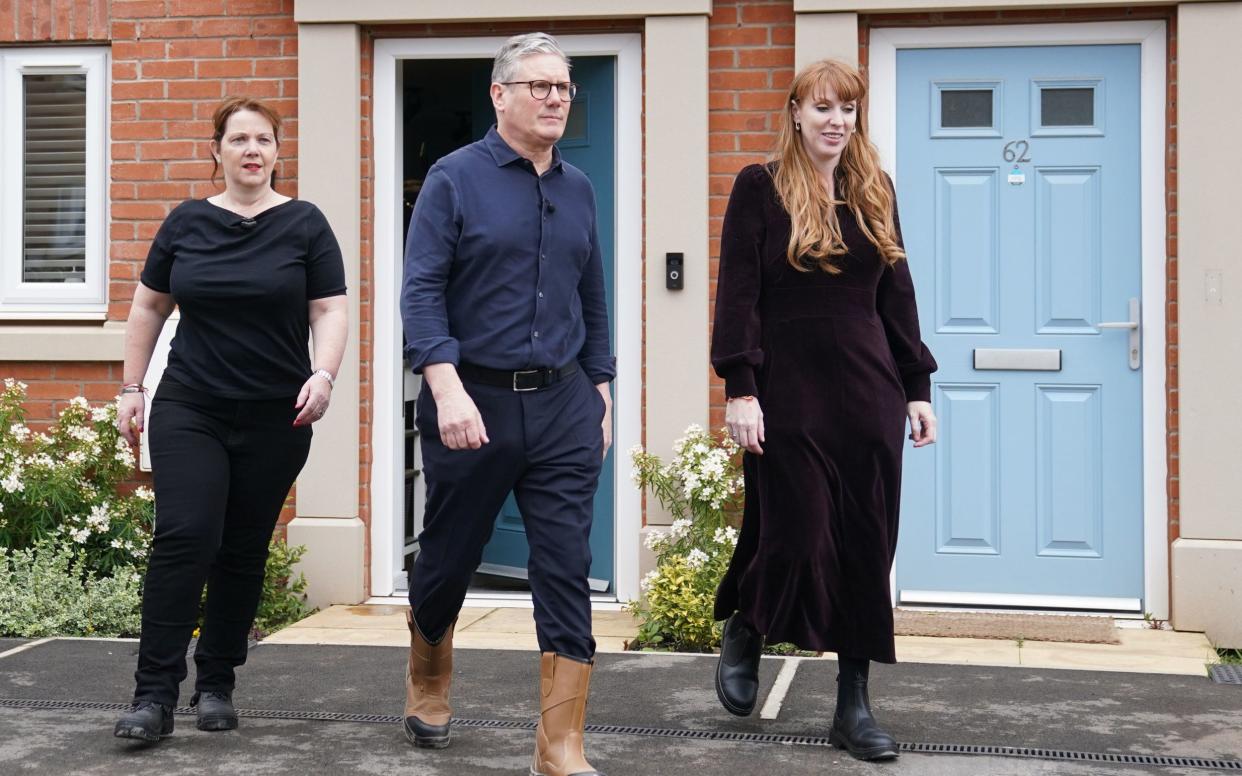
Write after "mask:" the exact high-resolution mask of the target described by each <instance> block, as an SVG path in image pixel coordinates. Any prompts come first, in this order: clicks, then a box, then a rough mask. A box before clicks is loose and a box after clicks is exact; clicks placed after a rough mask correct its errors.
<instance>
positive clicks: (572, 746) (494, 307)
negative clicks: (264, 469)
mask: <svg viewBox="0 0 1242 776" xmlns="http://www.w3.org/2000/svg"><path fill="white" fill-rule="evenodd" d="M492 81H493V83H492V85H491V96H492V103H493V106H494V108H495V110H496V126H495V127H493V128H492V129H491V130H490V131H488V133H487V136H486V137H484V138H483V139H482V140H480V141H478V142H476V143H473V144H471V145H468V146H466V147H465V148H461V149H459V150H457V151H455V152H453V153H451V154H449V155H448V156H445V157H444V158H442V159H441V160H440V161H438V162H437V163H436V164H435V165H434V166H433V167H432V168H431V170H430V171H429V172H428V173H427V178H426V180H425V181H424V183H423V187H422V190H421V191H420V193H419V195H418V200H417V202H416V203H415V206H414V214H413V216H412V219H411V222H410V231H409V238H408V241H407V245H406V253H405V279H404V283H403V286H402V292H401V314H402V318H403V320H404V324H405V336H406V342H407V346H406V356H407V358H408V359H409V362H410V366H411V368H412V369H413V370H414V371H415V372H416V373H418V372H421V373H422V375H423V378H424V381H423V388H422V392H421V393H420V394H419V397H418V414H417V423H418V428H419V432H420V438H421V442H422V451H423V472H424V474H425V476H426V483H427V506H426V511H425V514H424V518H423V531H422V533H421V534H420V536H419V550H420V551H419V554H418V557H417V559H416V561H415V564H414V569H413V570H412V571H411V574H410V608H411V611H410V614H409V625H410V658H409V670H408V673H407V675H406V709H405V732H406V736H407V737H408V738H409V739H410V741H411V742H412V743H414V744H415V745H416V746H423V747H430V748H440V747H443V746H447V745H448V743H449V726H450V722H451V717H452V710H451V708H450V706H449V702H448V697H449V680H450V677H451V674H452V636H453V624H454V622H455V620H456V618H457V614H458V612H459V611H460V609H461V605H462V602H463V601H464V599H465V595H466V589H467V586H468V585H469V581H470V577H471V575H472V574H473V572H474V571H475V569H476V568H477V567H478V565H479V562H480V560H481V558H482V552H483V546H484V545H485V544H486V543H487V541H488V539H489V538H490V536H491V533H492V526H493V523H494V521H495V518H496V514H497V513H498V512H499V510H500V507H501V506H502V504H503V502H504V500H505V498H506V496H507V495H508V493H509V492H510V491H512V492H513V494H514V496H515V497H516V499H517V503H518V507H519V509H520V510H521V512H522V518H523V521H524V523H525V527H526V536H527V541H528V543H529V546H530V561H529V565H528V572H529V581H530V587H531V593H532V595H533V598H534V604H535V624H536V629H537V634H538V638H539V647H540V650H541V652H542V653H543V654H542V658H541V666H540V669H541V680H542V681H541V687H542V691H541V694H540V695H541V697H540V719H539V727H538V730H537V731H536V750H535V758H534V763H533V764H532V767H531V773H533V774H540V775H541V776H562V775H564V776H569V775H570V774H593V773H596V771H595V770H594V769H593V768H592V767H591V765H590V763H588V762H587V761H586V759H585V757H584V755H583V750H582V728H583V722H584V716H585V706H586V697H587V686H588V683H589V680H590V672H591V667H592V658H593V656H594V653H595V640H594V639H593V638H592V637H591V600H590V588H589V587H588V583H587V574H588V571H589V569H590V566H591V551H590V547H589V545H588V539H589V536H590V531H591V517H592V502H593V499H594V496H595V490H596V487H597V485H598V481H599V474H600V469H601V466H602V463H603V456H604V454H605V453H607V450H608V447H609V445H610V444H611V442H612V439H611V437H612V431H611V427H612V418H611V415H612V400H611V396H610V394H609V383H610V381H611V380H612V379H613V378H614V377H615V376H616V362H615V359H614V358H613V356H612V354H611V352H610V350H609V344H608V309H607V304H606V301H605V297H604V273H603V261H602V259H601V256H600V247H599V236H598V234H597V231H596V215H595V193H594V190H593V189H592V188H591V183H590V181H589V180H588V179H587V177H586V175H584V174H583V173H582V172H581V171H580V170H578V169H577V168H575V167H573V166H572V165H570V164H568V163H567V162H564V161H563V160H562V159H561V155H560V152H559V151H558V150H557V148H556V145H555V144H556V142H557V141H558V140H560V138H561V135H562V134H563V133H564V131H565V121H566V118H567V117H568V114H569V110H570V103H571V102H572V100H573V96H574V93H575V92H576V90H577V87H576V85H575V84H574V83H572V82H571V81H570V80H569V61H568V59H567V58H566V56H565V54H564V53H563V52H562V51H561V49H560V47H559V46H558V45H557V43H556V41H555V40H554V39H553V38H551V37H550V36H548V35H545V34H543V33H532V34H529V35H519V36H517V37H514V38H511V39H510V40H508V41H507V42H506V43H505V44H504V46H502V47H501V49H500V51H499V52H498V53H497V55H496V60H495V64H494V66H493V70H492Z"/></svg>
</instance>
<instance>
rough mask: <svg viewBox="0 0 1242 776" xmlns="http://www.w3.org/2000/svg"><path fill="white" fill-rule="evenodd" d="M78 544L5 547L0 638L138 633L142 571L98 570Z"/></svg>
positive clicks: (0, 553)
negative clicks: (102, 572)
mask: <svg viewBox="0 0 1242 776" xmlns="http://www.w3.org/2000/svg"><path fill="white" fill-rule="evenodd" d="M87 563H88V561H87V559H86V554H85V552H84V551H83V550H81V549H80V548H77V547H73V546H60V547H57V546H54V545H52V544H49V543H46V542H42V543H39V544H37V545H35V546H34V547H27V548H25V549H21V550H9V549H7V548H3V549H0V636H21V637H25V638H43V637H45V636H136V635H137V634H138V628H139V626H140V625H141V621H142V618H141V616H140V605H139V603H138V602H139V601H141V598H140V593H139V585H140V583H141V579H142V575H141V572H140V571H139V570H138V569H137V568H135V567H133V566H128V567H123V566H122V567H114V568H113V569H112V570H111V573H110V574H109V575H107V576H98V575H96V574H94V573H93V572H92V571H91V570H90V569H89V568H88V566H87Z"/></svg>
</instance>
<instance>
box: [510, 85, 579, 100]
mask: <svg viewBox="0 0 1242 776" xmlns="http://www.w3.org/2000/svg"><path fill="white" fill-rule="evenodd" d="M500 83H501V85H502V86H518V85H519V84H526V86H527V87H528V88H529V89H530V96H531V97H533V98H535V99H536V100H546V99H548V95H550V94H552V87H553V86H555V87H556V93H557V95H558V96H559V97H560V98H561V99H562V100H572V99H573V98H574V96H575V95H577V94H578V84H576V83H574V82H573V81H562V82H560V83H557V84H554V83H552V82H551V81H501V82H500Z"/></svg>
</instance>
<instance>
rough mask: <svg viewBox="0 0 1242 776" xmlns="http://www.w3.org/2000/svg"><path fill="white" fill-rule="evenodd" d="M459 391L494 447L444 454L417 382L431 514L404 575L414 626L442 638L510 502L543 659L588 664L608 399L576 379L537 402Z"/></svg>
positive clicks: (498, 391)
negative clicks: (593, 541)
mask: <svg viewBox="0 0 1242 776" xmlns="http://www.w3.org/2000/svg"><path fill="white" fill-rule="evenodd" d="M465 386H466V391H467V393H469V394H470V397H471V398H472V399H473V400H474V402H475V404H476V405H477V406H478V408H479V412H480V414H481V415H482V416H483V423H484V425H485V426H486V427H487V435H488V437H489V438H490V440H491V441H490V442H489V443H488V444H486V445H483V447H481V448H480V449H478V450H468V449H467V450H449V449H448V448H446V447H445V446H444V445H443V444H441V442H440V431H439V425H438V420H437V416H436V406H435V400H434V399H433V398H432V396H431V392H430V390H429V389H428V388H427V386H426V384H425V383H424V385H423V390H422V392H421V393H420V394H419V397H418V415H417V423H418V430H419V439H420V440H421V442H422V448H423V473H424V474H425V476H426V478H427V480H426V482H427V505H426V511H425V513H424V517H423V531H422V533H421V534H420V535H419V539H418V541H419V554H418V557H417V559H416V560H415V562H414V568H413V569H412V570H411V572H410V606H411V608H412V610H413V612H414V619H415V622H416V623H417V625H418V628H419V630H420V631H421V632H422V634H423V636H424V637H426V638H427V639H428V640H429V641H431V642H433V643H434V642H437V641H439V639H440V638H442V637H443V635H444V633H445V631H446V630H448V627H449V625H451V624H452V622H453V621H454V620H455V619H456V618H457V613H458V612H459V611H460V610H461V606H462V602H463V601H464V600H465V598H466V590H467V588H468V586H469V584H470V576H471V575H472V574H473V573H474V571H475V569H477V568H478V566H479V562H480V561H481V560H482V557H483V546H484V545H485V544H487V542H488V539H489V538H490V537H491V535H492V528H493V526H494V524H495V521H496V514H497V513H498V512H499V511H500V508H501V506H502V505H503V504H504V500H505V498H506V497H507V496H508V494H509V492H510V491H512V492H513V495H514V497H515V499H516V500H517V504H518V509H519V510H521V513H522V521H523V524H524V525H525V528H526V539H527V543H528V544H529V546H530V559H529V562H528V564H527V571H528V574H529V582H530V588H531V593H532V596H533V598H534V603H535V629H536V634H537V635H538V638H539V648H540V649H541V650H543V651H544V652H558V653H560V654H563V655H567V656H569V657H574V658H578V659H589V658H591V657H592V656H593V655H594V654H595V639H594V638H593V637H592V636H591V591H590V587H589V586H588V583H587V576H588V573H589V572H590V569H591V547H590V544H589V539H590V534H591V518H592V513H593V509H592V507H593V501H594V498H595V490H596V487H597V486H598V484H599V474H600V469H601V467H602V465H603V460H602V458H603V443H604V438H603V431H602V429H601V427H600V423H601V422H602V421H603V418H604V400H603V398H602V397H601V396H600V394H599V391H598V390H597V389H596V388H595V386H593V385H592V384H591V382H590V380H589V379H588V378H587V377H586V375H585V374H584V373H582V372H575V373H574V374H573V375H571V376H569V377H567V378H565V379H563V380H561V381H560V382H557V383H554V384H552V385H551V386H549V387H547V388H543V389H541V390H538V391H529V392H515V391H513V390H511V389H508V388H499V387H494V386H489V385H479V384H476V383H469V382H467V383H466V384H465Z"/></svg>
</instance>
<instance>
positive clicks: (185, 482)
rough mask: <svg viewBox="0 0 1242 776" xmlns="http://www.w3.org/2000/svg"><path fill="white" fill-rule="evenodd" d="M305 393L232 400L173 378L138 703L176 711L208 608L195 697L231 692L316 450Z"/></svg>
mask: <svg viewBox="0 0 1242 776" xmlns="http://www.w3.org/2000/svg"><path fill="white" fill-rule="evenodd" d="M293 403H294V397H290V398H288V399H273V400H261V401H241V400H236V399H220V398H216V397H214V396H209V395H207V394H205V393H202V392H200V391H195V390H192V389H190V388H187V387H186V386H184V385H181V384H180V383H176V382H173V381H171V380H167V379H166V380H164V381H162V382H161V383H160V386H159V390H158V391H157V393H156V395H155V399H154V401H153V404H152V406H151V437H150V446H151V469H152V474H153V476H154V479H155V513H156V514H155V536H154V539H153V542H152V546H151V558H150V566H149V568H148V569H147V577H146V582H145V585H144V589H143V596H142V638H141V642H140V644H139V647H138V670H137V672H136V673H135V674H134V679H135V681H136V683H137V688H136V689H135V690H134V699H135V700H149V701H155V702H157V703H164V704H169V705H176V702H177V694H178V688H179V686H180V684H181V681H182V680H183V679H185V677H186V673H187V671H186V660H185V651H186V647H187V646H188V645H189V642H190V637H191V636H192V635H193V633H194V625H195V623H196V621H197V618H198V607H199V599H200V597H201V595H202V592H203V584H204V583H206V585H207V606H206V613H205V616H204V619H203V627H202V631H201V633H200V634H199V640H198V648H197V650H196V651H195V653H194V662H195V664H196V666H197V667H198V677H197V681H196V682H195V689H196V690H198V691H200V692H207V691H223V692H231V691H232V690H233V685H234V681H235V679H234V673H233V669H234V668H236V667H237V666H240V665H242V664H243V663H245V662H246V639H247V636H248V635H249V632H250V627H251V625H252V624H253V623H254V617H255V612H256V611H257V610H258V606H259V598H260V596H261V594H262V589H263V572H264V566H265V565H266V562H267V550H268V544H269V542H270V540H271V537H272V531H273V529H274V528H275V527H276V519H277V518H278V517H279V516H280V509H281V507H282V506H283V504H284V502H285V498H286V497H287V496H288V495H289V488H290V487H291V486H292V485H293V481H294V479H295V478H296V477H297V475H298V472H299V471H301V470H302V465H303V464H305V463H306V456H307V454H308V453H309V452H310V443H311V429H310V426H302V427H300V428H294V427H293V419H294V418H295V417H296V416H297V410H295V409H294V407H293Z"/></svg>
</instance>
